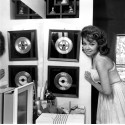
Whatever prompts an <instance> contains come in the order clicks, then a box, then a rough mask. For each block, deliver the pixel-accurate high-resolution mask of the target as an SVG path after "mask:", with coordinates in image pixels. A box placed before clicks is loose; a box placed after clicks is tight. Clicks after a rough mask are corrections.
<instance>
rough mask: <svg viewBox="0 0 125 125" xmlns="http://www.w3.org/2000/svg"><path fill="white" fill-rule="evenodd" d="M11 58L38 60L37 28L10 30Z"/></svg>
mask: <svg viewBox="0 0 125 125" xmlns="http://www.w3.org/2000/svg"><path fill="white" fill-rule="evenodd" d="M8 38H9V60H10V61H25V60H37V59H38V53H37V39H36V30H20V31H8Z"/></svg>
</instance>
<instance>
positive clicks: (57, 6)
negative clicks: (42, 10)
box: [45, 0, 79, 18]
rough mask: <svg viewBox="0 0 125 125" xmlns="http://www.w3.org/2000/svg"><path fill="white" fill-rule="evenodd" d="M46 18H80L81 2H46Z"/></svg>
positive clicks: (76, 0) (58, 0) (53, 0)
mask: <svg viewBox="0 0 125 125" xmlns="http://www.w3.org/2000/svg"><path fill="white" fill-rule="evenodd" d="M45 1H46V18H79V0H67V3H64V4H62V3H61V2H62V0H45Z"/></svg>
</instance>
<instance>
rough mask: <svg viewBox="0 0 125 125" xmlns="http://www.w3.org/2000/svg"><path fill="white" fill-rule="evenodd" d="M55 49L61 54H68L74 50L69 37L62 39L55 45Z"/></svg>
mask: <svg viewBox="0 0 125 125" xmlns="http://www.w3.org/2000/svg"><path fill="white" fill-rule="evenodd" d="M55 48H56V50H57V51H58V52H59V53H60V54H67V53H69V52H70V51H71V50H72V48H73V43H72V41H71V40H70V39H69V38H68V37H60V38H59V39H57V41H56V43H55Z"/></svg>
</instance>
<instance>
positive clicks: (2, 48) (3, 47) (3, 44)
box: [0, 32, 5, 56]
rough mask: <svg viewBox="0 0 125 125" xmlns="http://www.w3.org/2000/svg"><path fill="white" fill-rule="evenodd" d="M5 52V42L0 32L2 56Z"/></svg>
mask: <svg viewBox="0 0 125 125" xmlns="http://www.w3.org/2000/svg"><path fill="white" fill-rule="evenodd" d="M4 51H5V41H4V37H3V34H2V32H0V56H2V55H3V53H4Z"/></svg>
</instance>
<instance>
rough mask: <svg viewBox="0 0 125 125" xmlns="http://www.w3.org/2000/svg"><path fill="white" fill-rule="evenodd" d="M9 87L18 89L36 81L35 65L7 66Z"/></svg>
mask: <svg viewBox="0 0 125 125" xmlns="http://www.w3.org/2000/svg"><path fill="white" fill-rule="evenodd" d="M8 69H9V87H19V86H22V85H24V84H26V83H30V82H32V81H33V80H34V81H37V80H38V74H37V70H38V69H37V66H36V65H30V66H29V65H25V66H24V65H23V66H22V65H9V66H8Z"/></svg>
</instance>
